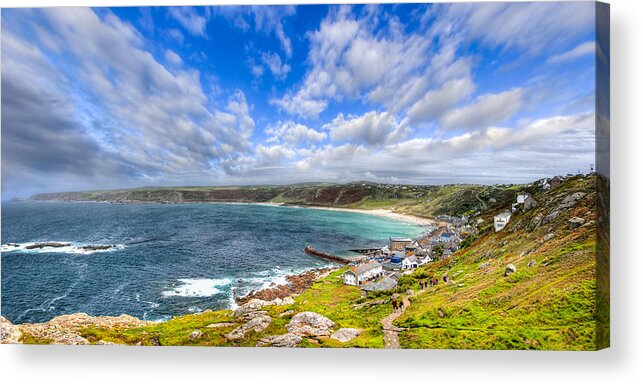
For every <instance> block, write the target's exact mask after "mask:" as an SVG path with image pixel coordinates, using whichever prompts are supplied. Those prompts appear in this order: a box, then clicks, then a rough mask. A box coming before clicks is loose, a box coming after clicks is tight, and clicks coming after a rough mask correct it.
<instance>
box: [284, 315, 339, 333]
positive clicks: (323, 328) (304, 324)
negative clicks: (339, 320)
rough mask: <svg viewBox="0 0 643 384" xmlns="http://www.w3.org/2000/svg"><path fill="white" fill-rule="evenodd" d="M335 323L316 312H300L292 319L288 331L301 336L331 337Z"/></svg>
mask: <svg viewBox="0 0 643 384" xmlns="http://www.w3.org/2000/svg"><path fill="white" fill-rule="evenodd" d="M334 326H335V322H334V321H332V320H331V319H329V318H327V317H325V316H322V315H320V314H319V313H316V312H299V313H298V314H296V315H295V316H293V317H292V319H290V322H289V323H288V324H287V325H286V329H287V330H288V332H290V333H294V334H295V335H299V336H313V337H317V336H330V333H331V329H332V328H333V327H334Z"/></svg>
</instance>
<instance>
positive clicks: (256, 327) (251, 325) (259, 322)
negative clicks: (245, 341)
mask: <svg viewBox="0 0 643 384" xmlns="http://www.w3.org/2000/svg"><path fill="white" fill-rule="evenodd" d="M271 322H272V318H271V317H270V316H266V315H261V316H258V317H255V318H254V319H252V320H250V321H248V322H247V323H245V324H243V325H241V326H239V327H237V328H235V329H234V330H233V331H232V332H230V333H228V334H227V335H225V337H226V338H228V339H229V340H238V339H241V338H243V337H244V336H245V335H246V332H248V331H255V332H257V333H259V332H263V330H264V329H266V328H268V326H269V325H270V323H271Z"/></svg>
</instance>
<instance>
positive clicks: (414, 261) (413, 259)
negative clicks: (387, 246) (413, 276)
mask: <svg viewBox="0 0 643 384" xmlns="http://www.w3.org/2000/svg"><path fill="white" fill-rule="evenodd" d="M406 259H407V260H408V261H409V262H411V263H417V262H418V258H417V257H415V256H409V257H407V258H406Z"/></svg>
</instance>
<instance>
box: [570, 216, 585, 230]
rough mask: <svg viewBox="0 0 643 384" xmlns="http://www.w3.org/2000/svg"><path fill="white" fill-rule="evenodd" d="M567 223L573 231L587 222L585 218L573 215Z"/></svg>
mask: <svg viewBox="0 0 643 384" xmlns="http://www.w3.org/2000/svg"><path fill="white" fill-rule="evenodd" d="M567 224H568V225H569V229H570V230H572V231H573V230H574V229H576V228H578V227H580V226H581V225H583V224H585V219H581V218H580V217H572V218H571V219H569V220H567Z"/></svg>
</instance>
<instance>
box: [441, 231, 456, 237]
mask: <svg viewBox="0 0 643 384" xmlns="http://www.w3.org/2000/svg"><path fill="white" fill-rule="evenodd" d="M452 236H455V233H453V232H444V233H443V234H441V235H440V237H452Z"/></svg>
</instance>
